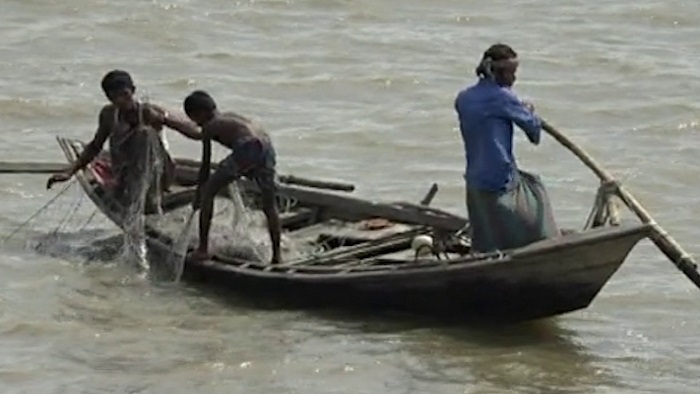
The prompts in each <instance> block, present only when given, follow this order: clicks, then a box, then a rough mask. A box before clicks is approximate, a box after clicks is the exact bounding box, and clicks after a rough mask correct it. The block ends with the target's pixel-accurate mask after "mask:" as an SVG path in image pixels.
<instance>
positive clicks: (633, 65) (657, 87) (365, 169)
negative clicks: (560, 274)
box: [0, 0, 700, 394]
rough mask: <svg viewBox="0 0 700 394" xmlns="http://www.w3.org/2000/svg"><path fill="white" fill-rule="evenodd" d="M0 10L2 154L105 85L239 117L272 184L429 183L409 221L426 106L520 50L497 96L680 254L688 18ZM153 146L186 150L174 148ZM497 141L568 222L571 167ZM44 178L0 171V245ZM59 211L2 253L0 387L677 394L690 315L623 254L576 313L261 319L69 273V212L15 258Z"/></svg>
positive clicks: (444, 167)
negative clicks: (56, 235)
mask: <svg viewBox="0 0 700 394" xmlns="http://www.w3.org/2000/svg"><path fill="white" fill-rule="evenodd" d="M0 10H1V11H2V12H0V32H1V34H2V38H3V39H2V42H1V43H0V75H2V77H1V78H0V119H1V120H2V125H3V130H2V132H1V133H0V152H1V153H2V156H3V157H4V158H5V159H4V160H47V161H49V160H50V161H59V160H61V159H62V156H61V154H60V151H59V149H58V146H57V144H56V143H55V139H54V137H55V136H56V135H63V136H69V137H78V138H82V139H88V138H90V136H91V134H92V133H93V131H94V129H95V127H96V120H97V112H98V110H99V108H100V106H101V105H103V104H104V101H105V100H104V98H103V97H102V95H101V92H100V89H99V82H100V79H101V77H102V75H103V74H104V73H105V72H107V71H108V70H110V69H112V68H124V69H127V70H128V71H130V72H131V73H132V74H133V76H134V78H135V79H136V83H137V85H138V92H139V93H140V94H142V95H143V96H147V98H148V99H149V100H150V101H152V102H155V103H159V104H163V105H165V106H168V107H169V108H171V109H173V110H179V109H180V103H181V101H182V99H183V98H184V97H185V96H186V95H187V94H188V93H189V91H191V90H193V89H195V88H201V89H206V90H208V91H210V92H211V94H212V95H213V96H214V97H215V98H216V99H217V100H218V102H219V105H220V107H221V108H222V109H225V110H234V111H238V112H240V113H242V114H245V115H248V116H251V117H254V118H256V119H258V120H259V121H260V122H261V123H262V124H263V125H264V126H265V127H266V129H267V130H268V131H269V132H270V134H271V135H272V138H273V140H274V142H275V144H276V147H277V151H278V155H279V158H278V161H279V170H280V172H281V173H291V174H296V175H302V176H308V177H318V178H326V179H342V180H345V181H350V182H354V183H356V184H357V185H358V190H357V194H358V195H360V196H364V197H373V198H377V199H385V200H391V199H404V200H418V199H420V197H421V196H422V195H423V194H424V193H425V192H426V191H427V189H428V187H429V186H430V184H431V183H432V182H438V183H439V185H440V191H439V193H438V196H437V198H436V200H435V202H434V204H435V205H437V206H440V207H443V208H446V209H449V210H452V211H454V212H460V213H464V210H465V207H464V202H463V199H464V191H463V181H462V178H461V176H462V173H463V170H464V158H463V152H462V148H461V140H460V137H459V134H458V132H457V130H456V118H455V114H454V112H453V110H452V102H453V99H454V95H455V94H456V92H457V91H458V90H459V89H460V88H461V87H463V86H464V85H466V84H470V83H472V82H473V81H474V75H473V69H474V66H475V65H476V63H477V61H478V60H479V58H480V55H481V53H482V52H483V51H484V50H485V49H486V48H487V47H488V46H489V45H490V44H492V43H494V42H497V41H503V42H506V43H508V44H510V45H512V46H513V47H514V48H515V49H516V50H517V51H518V52H519V55H520V58H521V69H520V71H519V81H518V84H517V86H516V90H517V92H518V93H519V94H520V95H521V96H522V97H524V98H526V99H529V100H530V101H532V102H534V103H535V105H536V108H537V110H538V112H539V113H540V114H542V116H543V117H545V118H546V119H547V120H549V121H550V123H552V124H553V125H555V126H557V127H559V128H560V129H562V130H563V131H565V132H566V133H567V134H568V135H569V136H570V137H571V138H573V139H574V140H575V141H577V142H579V143H580V144H581V145H582V146H584V147H585V148H586V149H587V150H589V151H590V153H592V154H593V155H594V156H595V157H596V158H598V159H599V160H600V161H601V162H602V163H603V164H604V165H605V166H606V167H607V168H608V169H609V170H610V171H611V172H612V173H613V174H615V176H616V177H618V178H619V179H621V180H622V182H624V183H625V184H626V185H627V186H629V189H630V190H631V191H632V192H633V193H634V194H635V195H636V196H637V197H638V198H639V200H640V201H641V202H642V203H643V204H644V205H645V206H646V207H647V208H648V209H649V210H650V211H651V212H652V213H653V214H654V215H655V217H656V219H657V220H658V221H659V222H660V223H661V224H662V225H663V226H665V228H667V230H668V231H669V232H670V233H671V234H672V235H673V236H674V237H676V239H677V240H678V241H679V242H680V243H681V244H682V245H684V247H685V248H686V249H687V250H688V251H689V252H690V253H693V254H699V253H700V242H699V241H698V237H697V230H696V229H697V225H698V221H699V220H700V218H699V215H698V213H700V201H699V199H698V197H697V196H698V188H699V187H700V180H699V179H700V177H698V170H697V157H698V153H699V152H700V137H699V134H698V133H699V132H700V100H698V94H700V93H699V92H700V67H698V56H697V53H698V52H699V51H700V41H698V39H697V38H698V37H700V25H698V22H697V15H698V14H700V3H699V2H697V1H692V0H667V1H664V2H661V1H651V0H642V1H636V2H618V3H613V2H607V1H601V0H589V1H582V0H558V1H553V0H550V1H532V0H526V1H520V2H509V1H502V0H491V1H471V2H464V1H456V0H439V1H432V2H427V1H416V0H403V1H398V0H374V1H368V0H356V1H347V0H323V1H321V0H286V1H280V0H258V1H252V0H251V1H237V2H228V1H223V0H212V1H208V2H204V1H196V0H172V1H161V0H152V1H141V2H132V1H124V0H115V1H105V0H96V1H87V0H63V1H51V0H21V1H19V0H3V1H2V3H0ZM169 141H170V144H171V148H172V151H173V152H174V154H175V155H177V156H186V157H191V158H196V157H197V155H198V153H197V152H198V151H199V146H198V145H197V144H195V143H193V142H190V141H187V140H184V139H183V138H181V137H180V136H178V135H176V134H175V133H171V134H169ZM516 145H517V149H516V152H517V156H518V159H519V162H520V165H521V166H522V167H523V168H525V169H528V170H531V171H535V172H538V173H539V174H540V175H541V176H542V177H543V179H544V181H545V182H546V184H547V186H548V188H549V190H550V193H551V198H552V200H553V203H554V205H555V209H556V213H557V217H558V220H559V222H560V223H561V224H562V225H563V226H567V227H574V228H580V227H581V226H582V224H583V222H584V220H585V216H586V214H587V212H588V209H589V208H590V206H591V203H592V200H593V196H594V189H595V187H596V181H595V179H594V177H593V176H592V174H591V173H590V172H589V171H588V170H587V169H585V168H584V167H583V166H582V165H581V164H580V163H579V162H577V161H576V160H575V158H573V157H572V156H571V155H570V154H569V153H568V152H567V151H565V150H564V149H563V148H562V147H560V146H559V145H557V144H556V142H554V141H553V140H552V139H551V138H548V137H545V138H543V142H542V144H541V145H540V146H532V145H530V144H528V143H527V142H526V140H525V138H523V136H522V135H518V137H517V141H516ZM215 152H216V155H217V156H216V157H217V158H221V155H222V153H223V152H222V151H221V150H218V151H215ZM45 180H46V178H45V177H44V176H37V175H22V176H19V175H3V176H2V179H0V195H2V198H3V201H4V205H3V207H4V209H2V211H1V212H0V228H1V229H2V233H4V234H9V233H10V232H11V231H13V230H14V229H15V228H17V226H18V225H19V224H20V223H22V222H23V221H25V220H26V219H27V218H28V217H29V216H30V215H31V214H32V213H33V212H35V211H36V210H37V209H39V208H40V207H41V206H42V205H44V204H45V203H46V202H47V201H48V200H49V199H50V198H51V197H53V196H54V195H55V194H56V193H57V191H51V192H47V191H45V190H44V184H45ZM58 190H60V188H58ZM66 193H67V194H66V195H65V196H64V197H62V198H60V199H59V200H57V202H55V204H54V205H52V207H51V208H50V209H49V210H48V211H46V212H44V213H42V214H41V215H39V216H38V219H37V220H35V221H33V222H32V223H31V224H30V225H29V226H28V227H27V228H26V229H25V231H22V232H20V233H18V235H16V236H14V237H13V238H12V239H10V241H8V242H7V243H6V244H5V245H4V246H3V250H2V256H1V257H0V270H1V271H0V272H1V273H2V275H0V278H1V279H0V348H1V349H2V352H1V353H2V356H1V357H0V391H1V392H3V393H6V394H10V393H169V394H175V393H192V392H197V393H391V394H394V393H501V392H508V391H512V392H519V393H541V392H585V393H592V392H595V393H627V392H629V393H643V392H649V393H652V392H654V393H656V392H662V393H695V392H697V377H698V376H699V375H700V356H698V354H699V353H700V344H698V342H697V341H698V339H699V338H700V335H698V332H700V313H699V312H700V297H699V294H698V291H697V289H695V288H694V287H692V285H691V284H690V283H689V282H688V281H687V280H686V279H685V278H684V277H683V276H682V274H680V273H679V272H678V271H677V270H676V269H675V268H674V267H673V266H672V265H671V264H670V263H669V262H668V261H666V260H665V258H664V257H663V255H662V254H661V253H660V252H658V251H657V250H656V249H655V248H654V247H653V245H652V244H651V243H650V242H649V241H643V242H642V243H640V244H639V245H638V246H637V247H636V248H635V249H634V251H633V252H632V254H631V255H630V256H629V258H628V260H627V261H626V263H625V264H624V265H623V267H622V268H621V269H620V270H619V271H618V272H617V274H616V275H615V276H614V277H613V278H612V280H611V281H610V282H609V283H608V285H607V286H606V287H605V288H604V289H603V291H602V292H601V293H600V295H599V297H598V298H597V299H596V300H595V301H594V302H593V304H592V305H591V307H590V308H588V309H586V310H584V311H579V312H575V313H572V314H569V315H565V316H562V317H558V318H555V319H549V320H545V321H541V322H538V323H536V324H528V325H525V326H518V327H509V328H488V329H483V328H474V327H435V326H433V325H428V324H423V323H421V322H416V321H414V320H405V319H384V317H385V316H374V317H369V316H355V315H347V314H340V313H333V314H331V313H310V312H300V311H278V310H275V309H274V308H265V307H264V306H263V307H261V306H260V305H250V303H247V302H243V301H242V300H237V299H235V298H232V296H231V295H229V294H225V293H223V294H220V293H218V292H214V291H212V290H207V289H199V288H193V287H190V286H187V285H184V284H183V285H177V286H161V285H155V284H153V283H150V282H148V281H145V280H143V279H140V278H139V277H138V276H136V275H135V274H134V273H133V272H132V271H131V270H130V269H129V268H127V267H124V266H123V265H120V264H118V263H97V262H92V263H86V260H87V259H88V257H89V256H88V254H89V253H88V252H90V251H95V250H97V249H99V246H95V245H94V242H95V239H98V238H103V237H105V236H108V235H109V234H114V233H115V230H114V227H113V226H111V225H110V224H109V223H108V222H107V220H106V219H104V218H103V217H101V216H100V215H97V216H96V217H95V218H93V220H92V221H90V223H89V224H88V226H87V227H85V228H83V229H81V228H82V227H83V225H84V224H85V223H87V219H88V217H89V216H90V214H91V213H92V212H94V209H93V207H92V206H90V204H89V203H87V202H83V205H81V206H80V207H78V208H77V213H76V215H72V216H68V218H69V219H68V222H69V223H66V225H65V226H63V227H61V229H59V230H60V231H61V232H67V233H66V234H63V235H62V236H61V239H62V241H61V242H51V241H50V240H49V241H47V242H43V243H42V242H40V241H41V240H42V239H45V238H46V234H49V233H51V232H52V231H54V230H56V229H57V226H58V224H59V223H60V222H61V220H62V219H64V218H65V217H67V216H66V215H67V214H68V213H70V212H72V210H73V209H74V203H75V201H76V199H77V198H78V196H79V194H80V192H79V191H78V190H77V189H76V188H75V187H73V188H70V189H69V190H68V191H67V192H66ZM66 229H68V230H66ZM27 242H29V244H30V245H29V246H27V245H26V244H27ZM38 243H39V244H40V245H39V246H40V248H39V250H37V244H38ZM90 245H92V246H90ZM85 247H87V249H85ZM494 291H496V289H494Z"/></svg>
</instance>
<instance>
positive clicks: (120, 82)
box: [102, 70, 136, 94]
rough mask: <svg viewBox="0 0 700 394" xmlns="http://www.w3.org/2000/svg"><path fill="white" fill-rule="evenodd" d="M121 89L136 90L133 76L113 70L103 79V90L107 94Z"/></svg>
mask: <svg viewBox="0 0 700 394" xmlns="http://www.w3.org/2000/svg"><path fill="white" fill-rule="evenodd" d="M121 89H131V90H132V91H133V90H136V87H135V86H134V81H133V80H132V79H131V75H129V73H128V72H126V71H123V70H112V71H110V72H108V73H107V74H106V75H105V76H104V78H102V90H103V91H104V92H105V94H109V93H110V92H114V91H117V90H121Z"/></svg>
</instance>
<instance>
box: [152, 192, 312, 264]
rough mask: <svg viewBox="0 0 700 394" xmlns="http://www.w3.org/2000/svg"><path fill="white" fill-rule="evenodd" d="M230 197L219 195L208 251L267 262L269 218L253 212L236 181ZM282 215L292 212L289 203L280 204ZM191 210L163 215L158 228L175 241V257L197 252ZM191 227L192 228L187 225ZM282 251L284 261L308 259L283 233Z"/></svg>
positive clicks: (184, 209) (215, 202)
mask: <svg viewBox="0 0 700 394" xmlns="http://www.w3.org/2000/svg"><path fill="white" fill-rule="evenodd" d="M226 194H228V195H227V196H217V198H216V200H215V201H214V213H213V217H212V223H211V230H210V232H209V251H210V253H212V254H218V255H225V256H229V257H235V258H239V259H244V260H251V261H258V262H268V261H269V260H270V258H271V257H272V256H271V242H270V237H269V233H268V230H267V219H266V218H265V215H264V214H263V212H262V211H260V210H253V209H250V208H249V207H248V206H247V204H246V203H245V201H244V199H243V196H242V194H241V190H240V188H239V186H238V183H237V182H232V183H231V184H230V185H229V186H228V193H226ZM278 206H279V209H280V213H284V210H285V209H292V208H293V207H291V206H288V204H278ZM191 215H192V211H191V208H190V207H182V208H178V209H176V210H173V211H170V212H168V213H166V214H165V215H163V217H162V218H160V219H159V221H158V229H159V231H161V232H162V233H163V234H164V235H166V236H167V237H168V238H169V239H171V240H174V245H173V250H174V253H173V254H174V255H175V256H181V257H184V254H185V253H186V252H187V250H191V249H194V248H195V247H196V246H197V243H198V242H199V238H198V228H199V226H198V218H199V215H198V214H197V215H196V218H194V220H192V219H193V218H192V216H191ZM188 224H190V226H188ZM281 243H282V245H281V248H282V252H283V255H284V257H285V259H293V258H296V257H299V256H305V255H306V254H308V251H307V252H305V251H304V250H303V248H302V247H301V245H297V244H295V243H293V242H292V241H291V240H290V239H289V238H288V237H286V236H285V235H284V234H282V240H281Z"/></svg>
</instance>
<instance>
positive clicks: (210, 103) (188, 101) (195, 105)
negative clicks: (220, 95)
mask: <svg viewBox="0 0 700 394" xmlns="http://www.w3.org/2000/svg"><path fill="white" fill-rule="evenodd" d="M183 107H185V113H186V114H187V115H192V114H193V113H195V112H213V111H215V110H216V102H214V99H213V98H212V97H211V96H210V95H209V93H207V92H205V91H204V90H195V91H194V92H192V93H190V95H189V96H187V97H186V98H185V101H184V103H183Z"/></svg>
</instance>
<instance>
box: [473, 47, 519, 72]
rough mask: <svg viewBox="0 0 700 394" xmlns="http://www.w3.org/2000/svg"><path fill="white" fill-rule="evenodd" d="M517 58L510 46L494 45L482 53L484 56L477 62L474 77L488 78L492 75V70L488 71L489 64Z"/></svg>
mask: <svg viewBox="0 0 700 394" xmlns="http://www.w3.org/2000/svg"><path fill="white" fill-rule="evenodd" d="M516 57H518V54H517V53H516V52H515V50H513V48H511V47H510V46H508V45H506V44H501V43H498V44H494V45H491V47H489V49H487V50H486V52H484V55H483V56H482V57H481V62H479V65H478V66H477V67H476V70H475V71H476V75H477V76H479V77H484V78H487V77H490V76H491V75H493V70H491V69H490V67H491V66H490V63H491V62H497V61H499V60H507V59H513V58H516Z"/></svg>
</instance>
